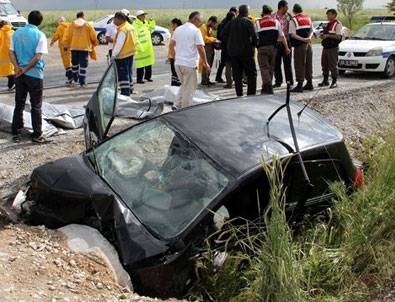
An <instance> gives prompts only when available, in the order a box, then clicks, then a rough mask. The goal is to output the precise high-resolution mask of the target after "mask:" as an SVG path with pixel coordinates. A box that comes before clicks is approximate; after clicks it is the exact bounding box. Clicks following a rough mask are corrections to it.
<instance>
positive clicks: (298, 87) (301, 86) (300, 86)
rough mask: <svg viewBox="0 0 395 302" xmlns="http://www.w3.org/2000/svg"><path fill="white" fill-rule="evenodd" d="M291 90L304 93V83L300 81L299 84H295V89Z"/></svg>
mask: <svg viewBox="0 0 395 302" xmlns="http://www.w3.org/2000/svg"><path fill="white" fill-rule="evenodd" d="M291 92H296V93H302V92H303V84H302V83H300V84H298V85H297V86H295V88H294V89H292V90H291Z"/></svg>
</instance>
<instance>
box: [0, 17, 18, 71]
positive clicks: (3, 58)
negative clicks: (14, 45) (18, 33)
mask: <svg viewBox="0 0 395 302" xmlns="http://www.w3.org/2000/svg"><path fill="white" fill-rule="evenodd" d="M13 33H14V31H13V30H12V27H11V25H8V24H7V25H4V26H3V27H2V28H1V29H0V77H8V76H10V75H14V74H15V70H14V65H12V63H11V59H10V43H11V39H12V34H13Z"/></svg>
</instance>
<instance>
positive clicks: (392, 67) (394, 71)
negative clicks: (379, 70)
mask: <svg viewBox="0 0 395 302" xmlns="http://www.w3.org/2000/svg"><path fill="white" fill-rule="evenodd" d="M384 76H385V77H386V78H388V79H390V78H393V77H394V76H395V57H389V58H388V61H387V64H386V65H385V70H384Z"/></svg>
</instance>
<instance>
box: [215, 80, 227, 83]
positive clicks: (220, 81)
mask: <svg viewBox="0 0 395 302" xmlns="http://www.w3.org/2000/svg"><path fill="white" fill-rule="evenodd" d="M215 81H216V82H217V83H219V84H224V83H225V81H224V80H223V79H215Z"/></svg>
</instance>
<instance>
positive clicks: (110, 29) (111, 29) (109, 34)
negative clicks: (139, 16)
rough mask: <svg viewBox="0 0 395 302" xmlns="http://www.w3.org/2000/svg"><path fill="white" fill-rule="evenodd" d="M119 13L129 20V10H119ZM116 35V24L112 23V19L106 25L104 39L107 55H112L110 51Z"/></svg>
mask: <svg viewBox="0 0 395 302" xmlns="http://www.w3.org/2000/svg"><path fill="white" fill-rule="evenodd" d="M121 13H123V14H124V15H125V16H126V17H127V18H128V22H130V20H129V16H130V12H129V11H128V10H127V9H123V10H121ZM116 35H117V26H116V25H115V24H114V21H113V22H111V23H109V24H107V26H106V41H107V43H108V44H107V46H108V57H109V58H111V57H112V56H113V54H112V52H113V49H114V42H115V37H116Z"/></svg>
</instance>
